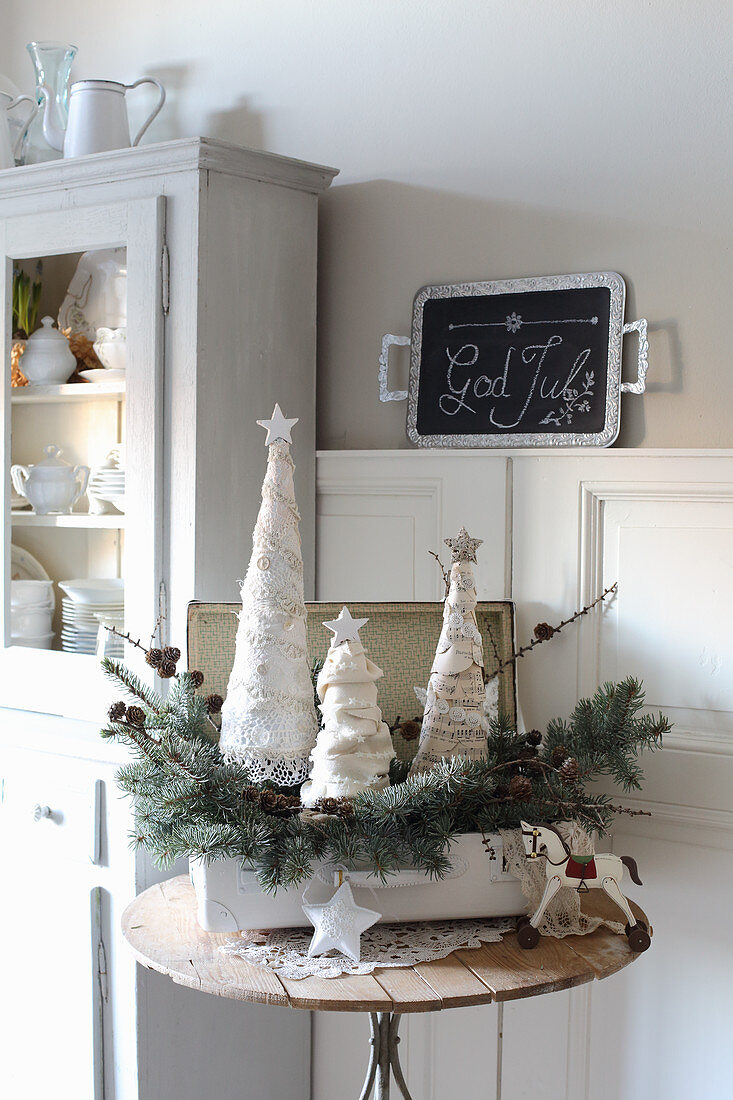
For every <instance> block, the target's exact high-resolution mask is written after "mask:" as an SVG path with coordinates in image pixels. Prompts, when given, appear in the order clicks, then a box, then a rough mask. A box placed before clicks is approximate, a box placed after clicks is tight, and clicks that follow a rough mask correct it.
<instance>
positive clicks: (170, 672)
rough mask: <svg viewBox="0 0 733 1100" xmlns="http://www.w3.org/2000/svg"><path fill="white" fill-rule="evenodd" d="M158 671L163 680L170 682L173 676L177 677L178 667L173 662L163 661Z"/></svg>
mask: <svg viewBox="0 0 733 1100" xmlns="http://www.w3.org/2000/svg"><path fill="white" fill-rule="evenodd" d="M157 671H158V675H159V676H160V678H161V680H170V678H171V676H175V674H176V666H175V665H174V664H173V661H163V662H162V663H161V664H160V665H159V666H158V670H157Z"/></svg>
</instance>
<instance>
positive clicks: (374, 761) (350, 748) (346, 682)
mask: <svg viewBox="0 0 733 1100" xmlns="http://www.w3.org/2000/svg"><path fill="white" fill-rule="evenodd" d="M366 622H368V620H367V619H352V617H351V614H350V613H349V611H348V609H347V608H346V607H344V608H343V609H342V611H341V614H340V615H339V617H338V619H334V620H332V621H331V622H327V623H324V624H323V625H324V626H327V627H328V628H329V630H332V631H333V632H334V636H333V639H332V640H331V646H330V648H329V650H328V655H327V657H326V660H325V662H324V665H323V668H322V669H321V672H320V674H319V676H318V685H317V687H318V696H319V698H320V700H321V711H322V712H323V728H322V729H321V730H320V732H319V734H318V741H317V743H316V747H315V748H314V749H313V752H312V753H311V759H312V761H313V770H312V772H311V775H310V779H309V780H308V782H307V783H304V784H303V786H302V787H301V790H300V800H301V802H302V803H303V805H304V806H312V805H313V804H314V802H317V801H318V799H319V798H353V797H354V796H355V795H357V794H360V793H361V792H362V791H366V790H376V789H378V788H380V787H387V786H389V765H390V761H391V760H392V758H393V757H394V749H393V747H392V738H391V736H390V732H389V727H388V726H387V724H386V722H383V721H382V712H381V710H380V709H379V707H378V706H377V683H376V682H377V680H378V679H379V678H380V677H381V676H383V675H384V673H383V672H382V670H381V668H378V667H377V665H375V664H374V662H373V661H370V660H369V658H368V657H367V655H366V653H365V652H364V646H363V645H362V644H361V641H360V640H359V630H360V629H361V627H362V626H364V624H365V623H366Z"/></svg>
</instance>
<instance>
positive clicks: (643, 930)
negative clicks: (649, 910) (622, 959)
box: [626, 920, 652, 954]
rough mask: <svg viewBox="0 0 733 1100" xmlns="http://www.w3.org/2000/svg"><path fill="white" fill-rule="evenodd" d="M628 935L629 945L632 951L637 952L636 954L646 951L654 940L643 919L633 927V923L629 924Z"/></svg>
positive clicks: (627, 926)
mask: <svg viewBox="0 0 733 1100" xmlns="http://www.w3.org/2000/svg"><path fill="white" fill-rule="evenodd" d="M626 936H627V938H628V941H629V947H630V948H631V950H632V951H634V952H636V954H640V953H641V952H642V951H646V949H647V948H648V947H649V945H650V944H651V942H652V938H651V936H650V935H649V931H648V929H647V926H646V925H645V924H644V921H643V920H640V921H638V922H637V923H636V924H635V925H634V926H633V928H632V927H631V925H629V924H627V925H626Z"/></svg>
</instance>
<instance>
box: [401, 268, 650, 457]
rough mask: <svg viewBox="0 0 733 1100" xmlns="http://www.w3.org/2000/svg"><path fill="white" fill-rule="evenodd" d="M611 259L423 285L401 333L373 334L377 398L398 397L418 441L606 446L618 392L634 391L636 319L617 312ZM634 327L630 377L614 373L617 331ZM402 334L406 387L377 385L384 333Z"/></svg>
mask: <svg viewBox="0 0 733 1100" xmlns="http://www.w3.org/2000/svg"><path fill="white" fill-rule="evenodd" d="M625 297H626V286H625V283H624V280H623V278H622V277H621V276H620V275H619V274H617V273H616V272H613V271H603V272H595V273H590V274H580V275H553V276H541V277H540V276H538V277H535V278H528V279H506V280H500V281H495V282H485V283H459V284H456V285H452V286H426V287H423V288H422V289H421V290H419V291H418V293H417V295H416V296H415V302H414V308H413V321H412V337H411V339H409V340H408V339H407V338H406V337H394V336H385V338H384V341H383V344H382V358H381V360H380V391H381V392H380V396H381V398H382V400H398V399H400V398H404V397H407V399H408V412H407V434H408V436H409V438H410V440H411V441H412V442H413V443H416V444H418V445H419V446H423V447H527V446H609V445H610V444H611V443H613V442H614V440H615V439H616V437H617V435H618V432H619V427H620V418H621V393H622V392H623V391H631V392H634V393H642V392H643V391H644V382H645V376H646V368H647V347H648V345H647V340H646V321H645V320H640V321H636V322H633V323H631V324H624V304H625ZM632 330H636V331H638V333H639V379H638V381H637V382H635V383H622V381H621V344H622V338H623V335H624V333H626V332H629V331H632ZM392 343H395V344H410V347H411V353H410V384H409V391H408V392H407V393H390V392H389V391H388V389H387V356H388V354H389V346H390V344H392Z"/></svg>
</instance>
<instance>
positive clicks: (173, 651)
mask: <svg viewBox="0 0 733 1100" xmlns="http://www.w3.org/2000/svg"><path fill="white" fill-rule="evenodd" d="M180 659H181V651H180V649H177V648H176V647H175V646H174V645H167V646H166V647H165V648H164V650H163V660H164V661H172V662H173V664H174V665H177V664H178V662H179V661H180Z"/></svg>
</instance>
